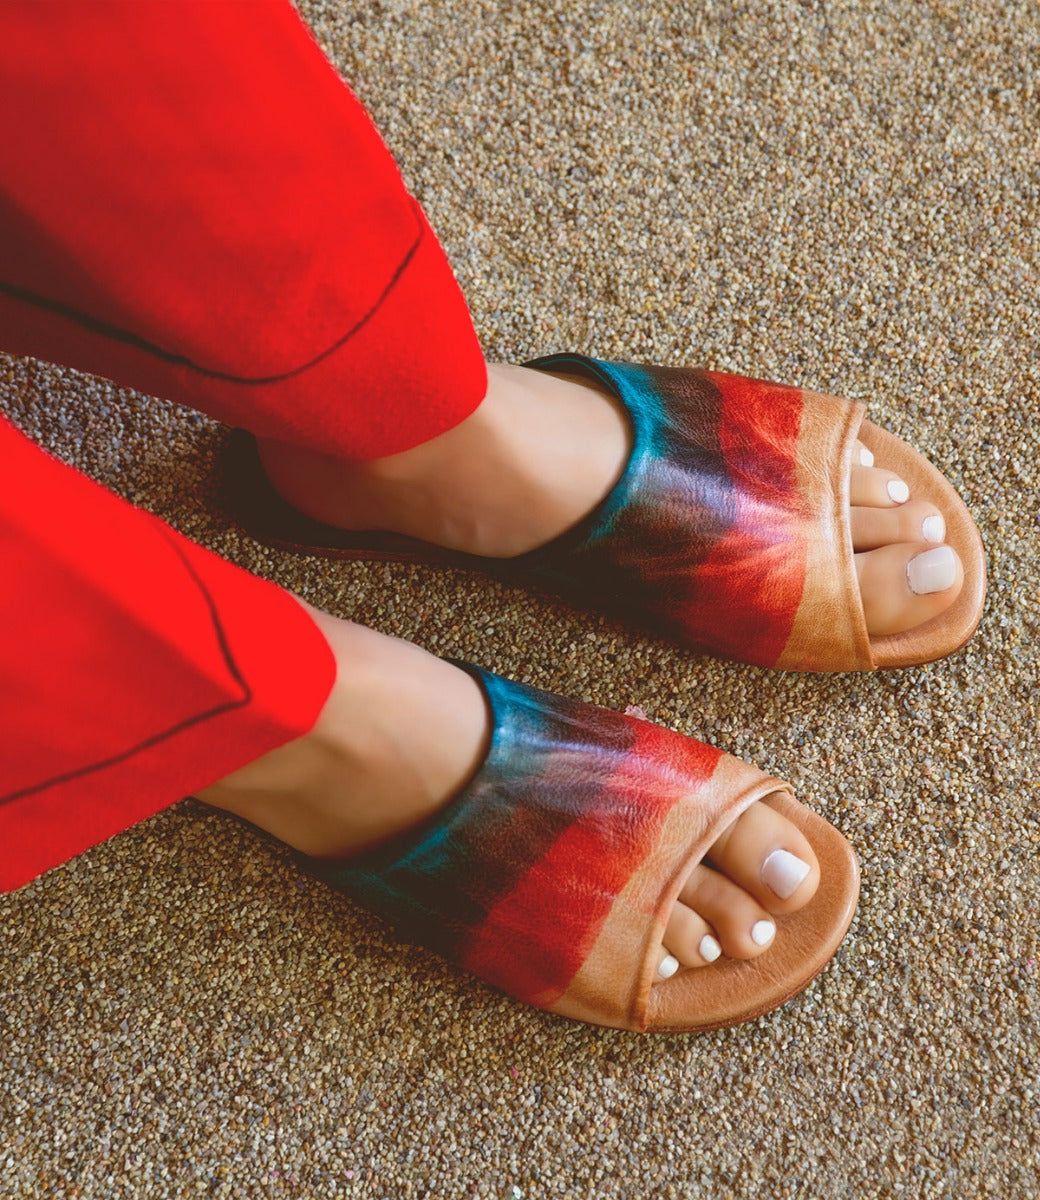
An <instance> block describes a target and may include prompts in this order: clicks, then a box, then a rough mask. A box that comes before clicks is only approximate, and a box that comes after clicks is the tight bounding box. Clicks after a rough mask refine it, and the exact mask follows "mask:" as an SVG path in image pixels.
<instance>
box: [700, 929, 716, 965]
mask: <svg viewBox="0 0 1040 1200" xmlns="http://www.w3.org/2000/svg"><path fill="white" fill-rule="evenodd" d="M698 949H699V950H700V952H701V958H703V959H704V961H705V962H714V961H715V960H716V959H717V958H718V957H719V955H720V954H721V953H722V947H721V946H720V945H719V944H718V942H717V941H716V940H715V939H714V938H713V937H712V936H711V934H710V933H706V934H705V935H704V937H702V938H701V944H700V946H698Z"/></svg>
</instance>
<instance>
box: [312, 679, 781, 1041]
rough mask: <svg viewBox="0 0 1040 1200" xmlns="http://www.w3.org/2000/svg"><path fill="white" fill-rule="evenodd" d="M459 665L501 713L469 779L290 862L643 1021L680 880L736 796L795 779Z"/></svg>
mask: <svg viewBox="0 0 1040 1200" xmlns="http://www.w3.org/2000/svg"><path fill="white" fill-rule="evenodd" d="M456 665H457V666H459V667H460V668H461V669H463V670H465V671H467V672H468V673H469V674H470V675H472V676H473V678H474V679H476V680H477V682H478V683H479V684H480V685H481V686H482V688H483V690H484V693H485V696H486V698H487V701H488V705H489V708H490V712H491V716H492V733H491V739H490V745H489V748H488V752H487V756H486V758H485V760H484V762H483V764H482V765H481V767H480V768H479V770H478V771H477V773H476V775H475V776H474V778H473V779H471V780H470V782H469V783H468V784H467V785H466V786H465V787H464V788H463V789H462V791H461V792H460V793H459V794H458V795H456V796H455V797H454V798H453V799H452V800H451V801H450V802H449V803H448V804H447V805H446V806H445V807H444V808H443V809H441V810H440V811H439V812H438V813H437V814H436V816H435V817H434V818H433V819H432V820H430V821H429V822H428V823H426V824H424V825H423V826H422V827H420V828H418V829H415V830H410V831H409V832H408V833H407V834H406V835H402V836H401V837H398V838H396V839H394V840H393V841H392V842H390V843H387V844H384V845H383V846H381V847H380V848H378V849H376V850H373V851H371V852H368V853H366V854H363V855H359V856H353V857H351V858H348V859H340V860H325V859H316V858H312V857H310V856H307V855H302V854H296V855H294V857H295V858H296V860H297V862H298V863H299V865H300V866H301V867H302V868H303V869H304V870H306V871H308V872H309V873H311V874H314V875H317V876H319V877H320V878H322V879H324V880H325V881H326V882H327V883H330V884H332V885H333V886H334V887H336V888H338V889H340V890H342V891H344V892H346V893H347V894H348V895H349V896H351V897H352V898H353V899H355V900H357V901H358V902H359V903H360V904H362V905H363V906H365V907H366V908H369V909H372V910H373V911H375V912H377V913H379V914H380V915H382V916H384V917H386V918H387V919H389V920H390V921H391V922H392V923H393V924H394V925H396V926H397V927H398V928H399V929H400V930H401V932H402V933H403V934H404V935H405V936H406V937H408V938H410V939H413V940H415V941H418V942H421V943H422V944H424V945H427V946H430V947H431V948H433V949H435V950H437V951H438V952H440V953H441V954H443V955H444V956H445V957H446V958H448V959H449V960H450V961H453V962H455V963H458V964H459V965H460V966H462V967H464V968H465V969H467V970H469V971H471V972H472V973H473V974H475V975H478V976H480V977H481V978H483V979H485V980H487V981H488V982H489V983H491V984H493V985H495V986H496V987H499V988H501V989H502V990H504V991H506V992H508V993H509V994H511V995H513V996H516V997H517V998H518V999H520V1000H523V1001H525V1002H527V1003H529V1004H533V1005H536V1006H538V1007H541V1008H548V1009H550V1010H552V1011H555V1012H560V1013H564V1014H565V1015H567V1016H572V1017H577V1018H578V1019H581V1020H586V1021H593V1022H595V1023H598V1024H606V1025H617V1026H619V1027H622V1028H641V1027H643V1025H644V1024H645V1016H646V1008H647V1003H648V999H649V994H650V988H651V985H652V983H653V980H654V972H655V971H656V966H657V959H656V955H657V954H658V953H659V947H660V941H661V934H662V932H663V928H664V922H665V921H666V919H667V914H668V912H669V911H670V909H671V906H672V904H673V903H674V901H675V898H676V897H677V896H678V893H679V891H680V890H681V888H682V885H683V883H684V881H685V879H686V876H687V875H688V874H689V871H690V870H692V868H693V866H694V865H695V864H696V863H697V862H699V861H700V859H701V858H702V857H703V855H704V853H705V851H706V849H707V847H708V846H710V845H711V843H712V842H713V841H714V840H715V838H716V837H717V835H718V834H719V833H720V832H721V831H722V829H724V828H725V826H726V825H727V824H729V822H730V821H732V820H733V819H734V818H735V816H736V815H738V814H739V812H740V811H742V809H743V808H745V807H747V805H749V804H751V803H752V802H753V801H754V800H756V799H759V798H761V797H762V796H764V795H766V794H768V793H770V792H774V791H782V790H786V785H784V784H782V783H780V782H779V781H777V780H774V779H770V778H769V777H767V776H765V775H763V773H762V772H761V771H758V770H757V769H756V768H754V767H751V766H748V765H747V764H744V763H741V762H739V761H738V760H736V759H734V758H731V757H730V756H729V755H726V754H723V753H722V752H721V751H719V750H716V749H713V748H712V747H710V746H707V745H705V744H703V743H701V742H698V741H695V740H694V739H692V738H688V737H684V736H682V735H680V734H677V733H674V732H672V731H670V730H667V729H663V728H661V727H659V726H656V725H652V724H650V723H649V722H647V721H643V720H639V719H637V718H634V717H630V716H623V715H621V714H619V713H613V712H609V711H607V710H604V709H600V708H596V707H594V706H592V705H589V704H584V703H582V702H581V701H577V700H571V699H565V698H563V697H560V696H556V695H552V694H550V693H548V692H543V691H539V690H538V689H536V688H532V687H528V686H526V685H524V684H520V683H515V682H512V681H510V680H507V679H503V678H502V677H500V676H497V675H493V674H491V673H490V672H487V671H484V670H482V669H480V668H479V667H474V666H472V665H470V664H468V663H461V662H457V663H456Z"/></svg>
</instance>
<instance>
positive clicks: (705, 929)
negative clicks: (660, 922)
mask: <svg viewBox="0 0 1040 1200" xmlns="http://www.w3.org/2000/svg"><path fill="white" fill-rule="evenodd" d="M664 949H665V951H666V953H667V954H669V955H670V956H671V957H673V958H674V959H675V960H676V962H677V963H679V964H681V965H682V966H684V967H703V966H706V965H707V964H708V963H713V962H714V961H715V960H716V959H717V958H718V957H719V956H720V955H721V954H722V947H721V946H720V945H719V940H718V938H717V937H716V936H715V934H714V932H713V930H712V928H711V926H710V925H709V924H708V922H707V921H705V919H704V918H703V917H702V916H701V915H700V913H698V912H695V911H694V910H693V909H692V908H688V907H687V906H686V905H685V904H683V902H682V901H681V900H677V901H676V902H675V904H674V905H673V906H672V911H671V915H670V916H669V918H668V924H667V926H666V927H665V931H664ZM665 978H667V977H666V976H665Z"/></svg>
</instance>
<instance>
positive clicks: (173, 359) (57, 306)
mask: <svg viewBox="0 0 1040 1200" xmlns="http://www.w3.org/2000/svg"><path fill="white" fill-rule="evenodd" d="M412 205H413V211H414V209H417V208H418V204H417V203H416V202H415V201H414V200H413V201H412ZM416 223H417V224H418V226H419V232H418V235H417V236H416V239H415V241H414V242H413V243H412V245H411V246H410V247H409V249H408V252H407V253H406V254H405V256H404V258H403V259H402V260H401V262H400V263H399V264H398V266H397V269H396V270H395V271H394V273H393V275H392V276H391V277H390V282H389V283H388V284H387V285H386V287H385V288H383V290H382V292H381V293H380V294H379V297H378V299H377V300H376V302H375V303H374V304H373V305H372V307H371V308H370V309H369V310H368V311H367V312H366V313H365V314H364V315H363V316H361V317H360V318H359V319H358V320H357V322H355V324H354V325H353V326H352V327H351V328H350V329H348V330H347V332H346V333H345V334H343V336H342V337H341V338H339V339H338V340H337V341H335V342H333V343H332V345H331V346H329V347H327V348H326V349H325V350H322V351H321V353H320V354H318V355H316V356H315V357H314V358H312V359H310V360H309V361H308V362H305V363H303V364H302V366H299V367H293V368H292V370H291V371H285V372H283V373H281V374H279V375H265V376H262V377H258V378H250V377H249V376H246V375H232V374H231V373H229V372H226V371H216V370H213V369H212V368H210V367H204V366H201V365H200V364H199V363H197V362H193V361H192V360H191V359H190V358H187V357H185V356H184V355H182V354H174V353H173V352H172V351H170V350H164V349H163V348H162V347H161V346H156V345H155V344H154V343H153V342H149V341H146V340H145V339H144V338H141V337H138V336H137V334H135V333H130V331H129V330H126V329H121V328H120V327H119V326H118V325H109V324H108V323H107V322H105V321H99V320H98V319H97V318H96V317H92V316H90V314H89V313H85V312H81V311H80V310H79V309H75V308H72V307H71V306H70V305H67V304H62V303H60V302H59V301H57V300H49V299H47V297H45V296H38V295H36V294H35V293H34V292H30V291H27V290H26V289H25V288H20V287H16V286H15V285H14V284H8V283H3V282H0V292H3V293H5V294H6V295H8V296H11V297H12V298H13V299H15V300H20V301H22V302H23V303H25V304H32V305H35V306H36V307H37V308H44V309H47V310H48V311H49V312H53V313H57V314H58V316H61V317H65V318H66V319H67V320H70V321H75V322H76V324H77V325H82V326H83V327H84V328H85V329H89V330H91V331H92V332H94V333H100V334H102V335H104V336H105V337H109V338H111V339H112V340H113V341H119V342H124V343H125V344H127V345H129V346H134V347H136V348H137V349H138V350H143V351H145V353H147V354H151V355H152V356H153V357H155V358H161V359H162V360H163V361H164V362H168V363H172V364H174V365H175V366H182V367H188V368H190V369H191V370H192V371H197V372H198V373H199V374H200V375H205V376H206V377H207V378H209V379H221V380H224V381H225V382H227V383H241V384H248V385H260V384H269V383H281V382H283V381H284V380H286V379H293V378H294V377H295V376H297V375H302V374H303V373H304V372H305V371H309V370H311V368H313V367H316V366H317V365H318V363H320V362H322V361H323V360H324V359H326V358H328V357H329V356H330V355H332V354H335V352H336V351H337V350H340V349H342V348H343V346H345V345H346V344H347V342H349V341H350V339H351V338H353V337H355V336H356V335H357V334H358V333H360V332H361V330H362V329H363V328H364V326H365V325H367V324H368V322H369V321H370V320H371V319H372V317H374V316H375V314H376V313H377V312H378V311H379V309H380V308H382V306H383V305H384V304H385V303H386V300H387V298H388V297H389V295H390V293H391V292H392V291H393V290H394V288H395V287H396V286H397V284H398V282H399V281H400V279H401V276H402V275H403V274H404V273H405V271H406V270H407V269H408V265H409V264H410V263H411V261H412V259H413V258H414V257H415V255H416V252H417V251H418V249H419V246H420V245H421V244H422V240H423V238H424V237H425V235H426V229H425V226H424V225H423V223H422V222H421V221H420V220H419V219H418V217H416Z"/></svg>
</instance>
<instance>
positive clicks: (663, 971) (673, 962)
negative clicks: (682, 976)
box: [657, 954, 679, 979]
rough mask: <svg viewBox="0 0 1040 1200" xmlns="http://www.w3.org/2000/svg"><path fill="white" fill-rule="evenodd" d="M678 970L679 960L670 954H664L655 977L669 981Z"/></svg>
mask: <svg viewBox="0 0 1040 1200" xmlns="http://www.w3.org/2000/svg"><path fill="white" fill-rule="evenodd" d="M678 969H679V960H678V959H677V958H675V957H673V956H672V955H671V954H666V955H665V956H664V958H663V959H661V965H660V966H659V967H658V968H657V975H658V978H660V979H671V977H672V976H673V975H674V974H675V972H676V971H678Z"/></svg>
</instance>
